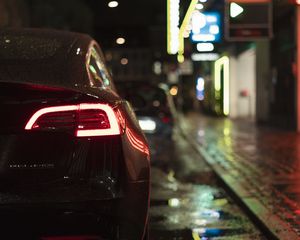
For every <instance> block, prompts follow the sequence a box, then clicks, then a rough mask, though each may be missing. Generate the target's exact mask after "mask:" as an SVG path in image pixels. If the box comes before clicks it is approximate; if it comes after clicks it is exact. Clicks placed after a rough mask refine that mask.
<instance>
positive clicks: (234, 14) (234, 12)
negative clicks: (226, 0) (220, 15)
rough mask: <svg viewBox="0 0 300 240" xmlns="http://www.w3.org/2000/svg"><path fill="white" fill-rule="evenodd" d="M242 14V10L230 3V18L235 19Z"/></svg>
mask: <svg viewBox="0 0 300 240" xmlns="http://www.w3.org/2000/svg"><path fill="white" fill-rule="evenodd" d="M242 12H244V9H243V8H242V7H241V6H240V5H238V4H236V3H234V2H233V3H230V17H232V18H235V17H237V16H238V15H240V14H241V13H242Z"/></svg>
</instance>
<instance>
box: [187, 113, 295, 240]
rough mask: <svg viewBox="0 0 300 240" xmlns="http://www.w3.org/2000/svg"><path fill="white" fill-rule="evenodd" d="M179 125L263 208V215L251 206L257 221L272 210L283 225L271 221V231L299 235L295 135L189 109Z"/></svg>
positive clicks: (266, 220)
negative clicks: (205, 114)
mask: <svg viewBox="0 0 300 240" xmlns="http://www.w3.org/2000/svg"><path fill="white" fill-rule="evenodd" d="M184 129H185V131H186V132H188V133H189V134H190V136H191V138H194V139H196V141H197V142H198V143H199V144H200V145H201V146H202V148H203V149H204V150H205V152H206V153H207V154H208V156H209V157H210V158H209V159H210V164H213V165H214V166H217V167H218V168H219V169H221V171H223V172H224V173H226V174H228V175H230V176H231V177H232V178H233V179H236V180H235V182H238V183H239V184H240V186H242V188H243V190H244V191H243V193H242V194H241V195H244V196H247V197H248V198H249V197H251V198H252V199H255V200H257V201H258V202H259V204H261V205H260V206H263V207H264V208H265V209H267V210H266V211H268V213H266V214H265V216H264V215H263V214H260V210H259V208H257V207H256V206H255V205H252V206H253V209H254V212H257V213H258V214H259V217H260V218H261V219H262V221H264V222H266V224H267V225H268V223H269V222H270V220H269V218H270V215H274V217H275V218H279V219H280V221H281V222H282V224H286V225H284V226H283V225H282V224H277V225H276V224H275V226H271V225H270V226H268V227H269V229H272V231H274V232H275V234H276V232H282V234H283V235H286V236H291V234H292V232H294V233H296V235H298V237H299V236H300V225H299V219H300V218H299V215H298V212H299V209H300V205H299V200H300V185H299V184H300V181H299V180H300V171H299V169H300V135H299V134H296V133H294V132H287V131H280V130H276V129H272V128H268V127H257V126H256V125H255V124H253V123H249V122H245V121H238V120H237V121H232V120H230V119H226V118H225V119H220V118H209V117H203V116H200V115H198V114H189V116H188V117H187V118H186V124H185V128H184ZM199 132H201V134H199ZM233 184H235V183H233ZM255 208H257V209H255ZM275 223H276V221H275ZM281 225H282V226H281ZM294 233H293V234H294ZM293 236H294V235H293ZM296 239H298V238H297V237H296Z"/></svg>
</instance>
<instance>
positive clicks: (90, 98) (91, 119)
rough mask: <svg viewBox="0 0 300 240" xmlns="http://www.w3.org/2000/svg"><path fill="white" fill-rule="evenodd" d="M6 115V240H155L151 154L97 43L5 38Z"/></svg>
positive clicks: (32, 35) (0, 89)
mask: <svg viewBox="0 0 300 240" xmlns="http://www.w3.org/2000/svg"><path fill="white" fill-rule="evenodd" d="M0 107H1V118H0V149H1V150H0V180H1V181H0V224H1V236H2V237H1V238H3V239H62V238H60V237H65V238H67V237H68V236H71V237H73V238H74V239H85V238H84V237H82V238H80V236H88V237H89V238H88V239H99V238H96V237H98V236H104V237H106V238H109V239H119V238H120V239H130V240H131V239H148V235H147V224H148V208H149V183H150V182H149V176H150V165H149V161H150V159H149V148H148V145H147V141H146V139H145V136H144V134H143V132H142V131H141V129H140V127H139V125H138V121H137V119H136V117H135V114H134V112H133V110H132V109H131V107H130V105H129V104H128V102H127V101H125V100H124V99H122V98H121V97H120V96H119V95H118V93H117V92H116V89H115V86H114V83H113V80H112V78H111V76H110V74H109V72H108V70H107V69H106V66H105V63H104V60H103V54H102V52H101V50H100V47H99V45H98V44H97V43H96V42H95V41H94V40H93V39H92V38H91V37H89V36H88V35H85V34H79V33H70V32H63V31H52V30H51V31H50V30H37V29H23V30H22V29H15V30H14V29H10V30H1V31H0ZM12 229H13V230H12ZM6 230H7V233H6V232H5V231H6ZM5 233H6V234H9V238H6V237H4V236H5V235H4V234H5ZM94 236H95V238H93V237H94ZM76 237H77V238H76ZM65 238H63V239H65ZM73 238H72V239H73ZM67 239H69V238H67Z"/></svg>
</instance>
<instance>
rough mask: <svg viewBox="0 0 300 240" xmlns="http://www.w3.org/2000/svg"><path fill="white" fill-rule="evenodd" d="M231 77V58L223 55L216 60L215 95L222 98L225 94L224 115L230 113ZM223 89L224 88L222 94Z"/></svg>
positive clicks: (218, 98)
mask: <svg viewBox="0 0 300 240" xmlns="http://www.w3.org/2000/svg"><path fill="white" fill-rule="evenodd" d="M229 77H230V75H229V58H228V57H227V56H223V57H221V58H219V59H218V60H217V61H215V97H216V99H217V100H220V98H221V96H223V99H222V100H223V101H222V102H223V106H222V109H223V113H224V115H228V114H229ZM222 82H223V84H222ZM221 86H222V87H221ZM221 90H223V92H222V94H221Z"/></svg>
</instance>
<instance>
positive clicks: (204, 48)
mask: <svg viewBox="0 0 300 240" xmlns="http://www.w3.org/2000/svg"><path fill="white" fill-rule="evenodd" d="M214 49H215V47H214V45H213V44H212V43H198V44H197V50H198V51H199V52H211V51H213V50H214Z"/></svg>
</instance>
